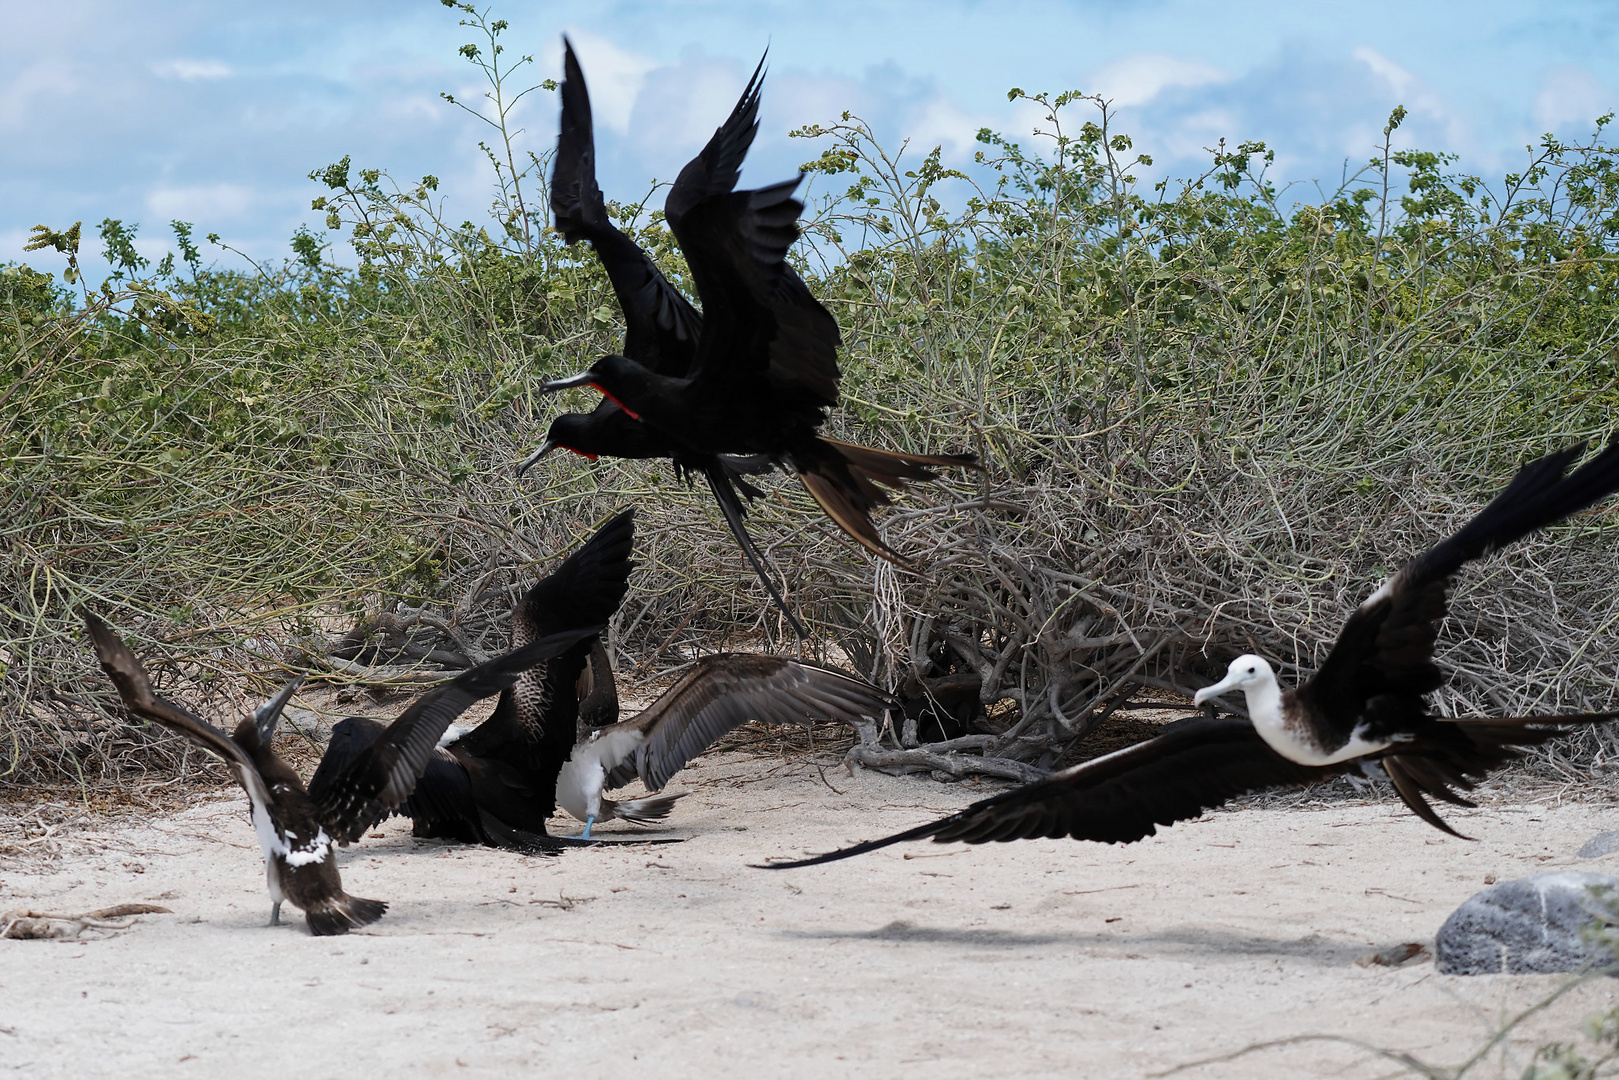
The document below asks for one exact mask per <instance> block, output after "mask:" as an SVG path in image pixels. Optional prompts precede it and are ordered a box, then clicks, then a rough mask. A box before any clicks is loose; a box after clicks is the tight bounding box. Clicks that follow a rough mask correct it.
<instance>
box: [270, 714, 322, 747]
mask: <svg viewBox="0 0 1619 1080" xmlns="http://www.w3.org/2000/svg"><path fill="white" fill-rule="evenodd" d="M281 719H282V720H283V721H284V722H285V723H286V725H287V726H288V727H289V728H291V729H292V730H294V731H296V732H298V733H299V734H300V735H307V736H308V737H309V738H311V739H313V740H314V741H315V742H316V743H319V744H320V745H322V746H324V745H325V744H326V743H327V742H329V741H330V740H331V738H332V725H331V724H328V723H327V722H326V721H325V720H324V719H322V718H321V716H320V714H319V713H315V712H311V711H310V710H308V709H301V708H299V707H298V706H296V705H288V706H287V707H286V708H285V709H282V710H281Z"/></svg>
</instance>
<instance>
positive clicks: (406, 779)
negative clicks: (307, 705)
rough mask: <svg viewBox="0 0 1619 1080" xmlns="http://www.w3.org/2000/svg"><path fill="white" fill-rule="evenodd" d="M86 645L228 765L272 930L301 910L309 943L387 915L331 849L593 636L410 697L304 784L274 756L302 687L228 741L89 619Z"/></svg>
mask: <svg viewBox="0 0 1619 1080" xmlns="http://www.w3.org/2000/svg"><path fill="white" fill-rule="evenodd" d="M84 621H85V624H86V626H87V627H88V628H89V631H90V640H91V642H92V643H93V644H94V646H95V650H96V655H97V657H98V658H99V659H100V661H101V667H102V670H104V671H105V672H106V673H107V675H108V676H109V677H111V679H112V681H113V685H114V686H115V687H117V689H118V696H119V697H120V698H122V699H123V702H124V705H125V707H126V708H128V709H129V711H130V712H131V713H133V714H135V715H137V716H142V717H145V718H146V719H148V720H151V721H153V722H155V723H157V724H161V725H162V726H164V727H166V728H169V729H171V730H174V731H177V732H179V733H180V734H181V735H184V736H185V737H186V738H187V739H189V740H191V742H193V743H194V744H196V745H197V746H199V747H201V748H202V749H203V750H206V751H208V752H209V753H211V754H213V755H215V756H216V757H218V758H220V759H221V760H222V761H224V762H225V764H226V765H227V766H229V767H230V770H231V774H232V775H233V776H234V777H235V778H236V782H237V783H238V784H240V785H241V786H242V790H243V791H245V792H246V793H247V799H248V803H249V805H250V806H251V807H252V816H253V830H254V832H256V833H257V834H258V838H259V847H260V848H261V849H262V851H263V854H264V877H265V883H266V885H267V886H268V887H269V891H270V903H271V907H270V925H271V926H275V925H277V924H279V922H280V919H281V904H282V901H283V900H291V901H292V902H293V903H294V904H296V905H297V906H298V907H300V908H302V909H303V911H304V916H305V918H306V920H307V921H308V923H309V932H310V933H311V934H315V935H316V936H325V935H331V934H346V933H348V932H349V931H350V930H352V929H356V928H358V927H362V926H367V925H369V924H371V923H374V922H376V921H377V920H378V919H380V918H381V917H382V914H383V912H385V911H386V910H387V909H388V905H387V904H385V903H383V902H382V901H380V900H363V899H360V898H359V897H354V896H350V895H348V894H347V893H346V892H344V891H343V883H342V881H341V880H339V877H338V872H337V858H336V855H335V854H334V852H333V845H334V843H336V844H347V843H350V842H352V841H354V840H357V839H359V838H360V836H361V835H362V834H363V833H364V832H365V830H366V829H367V828H368V827H369V826H370V824H371V822H372V821H374V820H375V819H376V818H377V817H378V816H379V815H380V814H383V813H386V812H387V811H389V810H391V809H392V808H394V807H395V806H398V805H399V804H400V803H401V802H402V801H404V800H405V799H406V798H408V797H409V796H410V794H411V792H412V790H413V789H414V788H415V786H416V782H417V780H418V778H419V777H420V776H421V775H422V770H423V769H424V768H425V766H426V764H427V761H428V759H429V756H430V755H431V754H432V752H433V748H434V746H435V745H436V744H437V742H438V739H439V736H440V735H442V734H443V732H444V729H445V728H447V727H448V726H449V725H450V722H451V721H452V720H454V719H455V718H456V717H457V716H459V715H461V713H462V712H464V711H465V710H466V708H467V707H468V706H469V705H471V704H472V703H473V702H475V701H478V700H479V699H481V698H485V697H488V696H489V695H490V694H493V693H496V692H497V691H500V690H503V689H505V688H506V687H508V686H510V685H511V684H512V682H513V681H515V680H516V679H517V677H518V675H519V674H520V673H521V672H522V671H523V670H524V669H525V668H527V667H529V666H531V665H533V664H535V663H537V662H541V661H544V660H545V659H547V658H548V657H551V656H555V655H557V654H559V653H561V652H563V651H564V650H566V649H568V648H571V647H573V646H574V644H575V643H576V642H577V641H578V640H579V639H580V638H581V637H586V636H588V635H590V634H594V633H595V632H596V631H598V630H599V629H600V627H590V628H586V629H584V630H581V631H577V632H570V633H566V634H556V635H552V636H550V637H547V638H545V639H543V640H539V641H535V642H533V643H532V644H530V645H528V646H526V647H524V648H521V649H517V650H514V651H513V652H510V653H506V654H505V655H503V656H499V657H496V658H495V659H493V660H491V661H489V662H488V663H486V664H481V665H479V666H478V667H475V668H471V669H470V670H468V671H465V672H463V673H462V674H460V675H459V676H457V677H456V678H455V679H452V680H451V681H450V682H447V683H445V684H444V685H442V686H438V687H435V688H434V689H432V690H429V691H428V692H427V693H425V694H423V695H422V696H421V697H419V698H417V699H416V701H415V702H413V703H412V704H411V706H410V707H409V708H408V709H406V710H405V711H404V713H403V714H401V715H400V717H399V719H397V720H395V721H394V722H393V723H392V724H390V725H388V727H387V728H386V729H384V730H383V731H382V733H381V735H380V736H379V737H378V738H377V739H375V740H374V741H373V742H372V744H371V745H370V746H369V747H368V748H367V749H366V751H365V752H364V753H363V754H359V755H357V756H356V757H354V758H353V759H352V760H350V761H349V762H348V763H347V764H346V766H345V767H344V768H343V769H341V770H333V771H331V772H330V773H328V775H327V776H326V777H325V778H324V779H323V782H319V783H312V784H311V785H310V787H309V789H308V790H307V791H306V790H305V789H304V785H303V781H301V780H300V779H298V774H297V773H296V772H294V771H293V770H292V767H291V766H289V765H288V764H287V763H286V762H285V761H283V760H281V758H280V757H279V756H278V755H277V754H276V753H275V751H274V750H272V749H271V747H270V743H271V740H272V739H273V738H274V734H275V726H276V721H277V720H278V719H279V718H280V716H281V710H282V709H283V708H284V707H285V706H286V704H287V702H288V701H289V700H291V698H292V695H293V692H294V691H296V690H297V688H298V686H299V683H301V682H302V679H301V678H300V679H295V680H293V681H292V682H290V683H288V684H287V685H286V686H285V687H283V688H282V689H281V691H280V692H279V693H278V694H276V695H275V697H273V698H271V699H270V700H269V701H267V702H265V703H264V704H263V705H261V706H259V708H257V709H256V710H254V712H253V713H252V714H251V715H249V716H248V717H247V718H246V719H244V720H243V721H242V722H241V723H240V724H238V725H237V727H236V730H235V731H233V732H231V733H230V734H228V735H227V734H226V733H225V732H223V731H221V730H219V729H218V728H216V727H214V726H213V725H212V724H210V723H208V722H207V721H205V720H202V719H200V718H199V717H197V716H195V715H193V714H192V713H190V712H188V711H187V710H185V709H183V708H181V707H180V706H178V705H176V704H175V703H173V702H171V701H169V700H167V699H165V698H162V697H159V696H158V695H157V694H156V693H155V692H154V691H153V689H152V683H151V680H150V678H148V676H147V674H146V669H145V667H143V666H142V664H141V662H140V661H139V660H138V659H136V657H135V654H134V653H133V652H131V651H130V649H129V646H127V645H125V644H124V642H123V641H122V639H120V638H119V637H118V635H117V634H115V633H113V631H112V630H111V628H109V627H108V626H107V624H106V623H104V622H102V621H101V620H100V619H99V618H97V617H96V616H95V615H92V614H90V613H88V612H86V613H85V616H84Z"/></svg>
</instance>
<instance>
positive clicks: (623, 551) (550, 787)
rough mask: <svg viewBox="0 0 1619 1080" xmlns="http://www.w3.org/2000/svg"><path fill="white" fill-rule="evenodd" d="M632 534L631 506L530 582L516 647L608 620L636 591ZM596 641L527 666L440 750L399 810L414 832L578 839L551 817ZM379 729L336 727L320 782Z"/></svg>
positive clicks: (549, 847)
mask: <svg viewBox="0 0 1619 1080" xmlns="http://www.w3.org/2000/svg"><path fill="white" fill-rule="evenodd" d="M634 539H635V512H634V511H633V510H626V511H624V512H623V513H620V514H618V515H616V516H614V517H613V518H612V519H611V520H609V521H608V522H607V523H606V524H605V525H603V526H602V527H601V528H600V529H599V530H597V532H596V534H595V535H594V536H592V537H591V538H590V539H589V540H588V541H587V542H586V543H585V544H584V545H583V546H581V547H580V548H579V550H577V551H575V552H574V553H573V554H571V555H569V556H568V557H567V558H566V559H564V560H563V561H562V562H561V564H560V565H558V566H557V568H556V569H555V570H553V571H552V572H551V573H550V574H549V575H547V576H546V577H545V578H544V579H542V580H541V581H540V582H539V583H538V584H537V585H535V586H534V587H533V588H531V589H530V590H529V591H528V592H527V593H526V594H525V595H524V596H523V598H522V600H521V601H519V602H518V604H517V606H516V607H515V608H514V609H512V639H511V640H512V646H513V648H519V647H522V646H524V645H525V644H527V643H528V642H531V641H534V640H536V639H538V638H541V637H544V636H546V635H550V634H556V633H566V632H574V631H576V630H578V629H579V628H583V627H591V628H599V627H601V626H602V625H603V624H605V623H606V622H607V621H608V620H610V619H611V618H612V617H613V613H614V612H615V611H617V610H618V606H619V604H620V602H622V601H623V599H624V593H625V591H626V590H627V589H628V587H629V575H630V570H631V569H632V568H633V566H634V563H633V562H631V560H630V552H631V549H632V547H633V544H634ZM576 636H577V635H576ZM592 647H593V642H592V640H591V638H590V637H580V638H578V644H576V645H574V646H573V647H572V648H570V649H568V650H567V651H565V652H562V653H560V655H555V656H553V657H552V658H551V659H548V660H547V661H546V662H545V663H543V664H536V665H534V666H533V667H531V668H530V669H528V670H527V671H525V672H523V674H522V675H521V676H520V677H519V678H518V679H517V680H516V681H515V682H514V683H512V684H511V685H509V686H508V687H507V688H506V689H504V690H502V691H501V694H500V700H499V702H498V703H497V704H496V706H495V711H494V713H493V714H491V715H490V717H489V719H487V720H485V721H484V722H483V723H482V724H480V725H478V726H477V727H475V728H473V729H472V730H471V731H469V732H467V733H465V734H463V735H461V736H459V737H458V738H456V739H454V740H453V741H450V742H448V743H447V744H446V745H441V746H439V747H437V748H436V749H434V750H433V751H432V753H431V756H430V757H429V759H428V762H427V764H426V767H425V771H424V772H423V774H422V779H421V782H420V783H419V784H418V785H417V786H416V790H415V792H414V793H413V794H412V795H411V797H410V798H409V799H408V800H406V801H405V802H404V803H402V804H401V805H400V807H399V813H401V814H404V815H406V816H407V817H410V818H411V819H412V820H413V821H414V823H415V824H414V833H415V835H417V836H421V837H428V838H432V837H439V838H444V839H451V840H459V841H461V842H463V843H470V844H487V845H490V846H493V847H512V848H521V849H526V850H531V851H537V852H554V851H557V850H558V849H560V848H561V847H563V846H565V845H567V844H569V843H570V842H572V840H573V838H572V837H558V836H551V835H549V834H548V833H547V832H546V829H545V822H546V819H547V818H549V817H550V816H551V813H552V811H553V810H554V809H555V808H556V783H557V773H558V772H559V771H560V770H561V769H562V763H563V762H565V761H567V760H568V754H569V753H570V752H571V751H572V750H573V747H574V743H575V741H576V739H577V736H578V716H579V697H580V695H579V684H580V676H581V674H582V673H583V672H584V671H585V664H586V658H587V656H588V655H589V653H590V652H591V649H592ZM380 731H381V725H380V724H378V723H377V722H376V721H375V720H369V719H367V718H365V717H351V718H349V719H347V720H344V721H342V722H341V723H338V724H337V725H335V726H334V727H333V728H332V738H331V742H329V743H328V744H327V747H326V753H325V755H324V756H323V757H322V758H321V762H320V768H318V769H316V770H315V780H314V783H319V782H320V781H321V780H322V777H323V776H325V775H326V774H328V773H332V772H339V771H345V770H347V769H348V768H349V762H350V761H352V760H353V759H354V758H355V757H356V756H358V755H360V754H362V753H365V752H366V750H367V747H369V746H370V745H371V743H372V740H374V739H376V738H377V736H378V733H379V732H380Z"/></svg>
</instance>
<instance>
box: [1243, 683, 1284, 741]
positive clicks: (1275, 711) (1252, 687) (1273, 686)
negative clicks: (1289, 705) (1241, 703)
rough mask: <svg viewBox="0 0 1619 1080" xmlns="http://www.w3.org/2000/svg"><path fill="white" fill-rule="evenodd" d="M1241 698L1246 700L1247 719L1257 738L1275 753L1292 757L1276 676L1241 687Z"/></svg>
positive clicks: (1280, 689)
mask: <svg viewBox="0 0 1619 1080" xmlns="http://www.w3.org/2000/svg"><path fill="white" fill-rule="evenodd" d="M1243 696H1244V697H1246V698H1247V699H1248V717H1249V719H1250V720H1252V721H1253V724H1254V730H1255V731H1257V732H1259V737H1260V738H1262V739H1264V740H1265V741H1266V742H1267V743H1269V744H1270V746H1271V749H1273V750H1275V751H1276V752H1277V753H1279V754H1282V755H1283V756H1285V757H1292V756H1293V755H1292V753H1290V752H1289V750H1290V749H1291V748H1292V746H1293V742H1294V740H1293V737H1292V734H1291V732H1289V730H1288V727H1287V717H1286V714H1285V712H1284V710H1283V708H1282V688H1281V687H1280V686H1279V685H1277V683H1276V676H1274V675H1269V674H1267V675H1265V676H1263V677H1262V678H1259V679H1256V680H1254V681H1253V682H1251V683H1249V684H1248V685H1247V686H1245V687H1243Z"/></svg>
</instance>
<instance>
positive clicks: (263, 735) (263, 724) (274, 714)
mask: <svg viewBox="0 0 1619 1080" xmlns="http://www.w3.org/2000/svg"><path fill="white" fill-rule="evenodd" d="M303 684H304V677H303V676H302V675H299V676H297V677H296V678H294V679H293V680H292V681H291V682H289V683H287V685H285V686H283V687H282V688H281V689H280V690H278V691H276V695H275V697H273V698H271V699H270V700H269V701H266V702H265V703H264V704H263V705H260V706H259V707H258V708H256V709H254V710H253V726H254V727H256V728H258V729H259V742H261V743H264V744H265V745H266V746H268V745H269V744H270V740H271V739H273V738H275V725H276V723H277V722H278V721H279V720H280V719H281V710H282V709H285V708H286V707H287V702H289V701H291V700H292V695H293V694H296V693H297V692H298V688H299V687H300V686H302V685H303Z"/></svg>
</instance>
